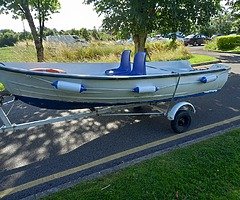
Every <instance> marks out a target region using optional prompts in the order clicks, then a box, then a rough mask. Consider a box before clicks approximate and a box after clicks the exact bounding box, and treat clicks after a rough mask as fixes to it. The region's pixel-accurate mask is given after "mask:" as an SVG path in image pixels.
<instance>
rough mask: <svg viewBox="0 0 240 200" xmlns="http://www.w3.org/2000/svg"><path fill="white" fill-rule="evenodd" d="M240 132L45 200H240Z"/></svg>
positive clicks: (235, 131)
mask: <svg viewBox="0 0 240 200" xmlns="http://www.w3.org/2000/svg"><path fill="white" fill-rule="evenodd" d="M239 144H240V129H239V130H234V131H232V132H229V133H227V134H225V135H222V136H219V137H216V138H212V139H210V140H208V141H204V142H201V143H198V144H194V145H192V146H188V147H185V148H182V149H178V150H175V151H173V152H170V153H167V154H164V155H161V156H159V157H156V158H154V159H151V160H148V161H145V162H143V163H141V164H138V165H135V166H131V167H128V168H126V169H124V170H121V171H119V172H116V173H113V174H110V175H107V176H105V177H102V178H99V179H97V180H92V181H85V182H82V183H80V184H79V185H77V186H75V187H73V188H70V189H66V190H64V191H61V192H59V193H56V194H54V195H52V196H50V197H46V198H45V200H55V199H56V200H65V199H69V200H74V199H76V200H77V199H78V200H79V199H84V200H90V199H91V200H97V199H99V200H103V199H113V200H115V199H129V200H130V199H149V200H151V199H161V200H162V199H203V200H205V199H221V200H228V199H240V181H239V180H240V145H239Z"/></svg>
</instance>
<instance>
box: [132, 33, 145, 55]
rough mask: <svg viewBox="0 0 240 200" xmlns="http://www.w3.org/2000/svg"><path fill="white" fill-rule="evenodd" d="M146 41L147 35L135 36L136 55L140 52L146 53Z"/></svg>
mask: <svg viewBox="0 0 240 200" xmlns="http://www.w3.org/2000/svg"><path fill="white" fill-rule="evenodd" d="M146 40H147V33H140V34H134V35H133V41H134V44H135V53H137V52H139V51H144V49H145V44H146Z"/></svg>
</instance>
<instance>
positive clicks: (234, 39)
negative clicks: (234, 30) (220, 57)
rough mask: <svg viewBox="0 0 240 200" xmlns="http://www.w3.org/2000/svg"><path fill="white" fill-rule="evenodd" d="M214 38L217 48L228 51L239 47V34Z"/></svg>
mask: <svg viewBox="0 0 240 200" xmlns="http://www.w3.org/2000/svg"><path fill="white" fill-rule="evenodd" d="M216 40H217V48H218V49H219V50H223V51H228V50H233V49H235V48H236V47H240V35H228V36H221V37H217V38H216Z"/></svg>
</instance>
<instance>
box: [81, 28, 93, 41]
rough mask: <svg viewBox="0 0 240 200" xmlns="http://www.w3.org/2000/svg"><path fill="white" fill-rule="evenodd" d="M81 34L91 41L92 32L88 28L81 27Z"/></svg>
mask: <svg viewBox="0 0 240 200" xmlns="http://www.w3.org/2000/svg"><path fill="white" fill-rule="evenodd" d="M81 36H82V37H83V38H84V39H85V40H86V41H90V40H91V34H90V32H89V31H88V30H87V29H86V28H82V29H81Z"/></svg>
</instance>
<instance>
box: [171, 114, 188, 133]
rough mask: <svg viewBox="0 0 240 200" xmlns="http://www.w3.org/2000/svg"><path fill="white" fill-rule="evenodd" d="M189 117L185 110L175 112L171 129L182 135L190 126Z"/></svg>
mask: <svg viewBox="0 0 240 200" xmlns="http://www.w3.org/2000/svg"><path fill="white" fill-rule="evenodd" d="M191 121H192V118H191V115H190V112H189V111H187V110H179V111H177V113H176V115H175V117H174V120H172V121H171V127H172V129H173V131H174V132H175V133H183V132H185V131H187V130H188V128H189V127H190V125H191Z"/></svg>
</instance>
